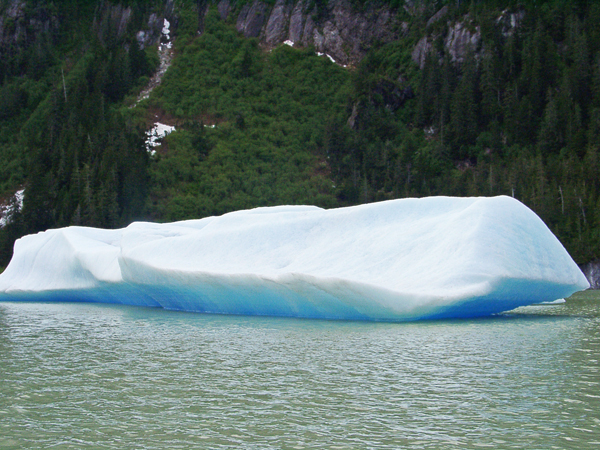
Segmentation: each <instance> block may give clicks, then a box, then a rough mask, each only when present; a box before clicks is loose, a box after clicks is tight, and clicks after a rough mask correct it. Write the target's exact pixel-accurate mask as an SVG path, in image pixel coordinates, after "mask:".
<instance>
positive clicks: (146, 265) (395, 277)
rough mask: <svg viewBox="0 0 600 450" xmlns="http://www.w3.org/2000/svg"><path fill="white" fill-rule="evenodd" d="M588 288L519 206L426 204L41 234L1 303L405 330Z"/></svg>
mask: <svg viewBox="0 0 600 450" xmlns="http://www.w3.org/2000/svg"><path fill="white" fill-rule="evenodd" d="M588 287H589V284H588V282H587V280H586V278H585V276H584V275H583V274H582V272H581V271H580V270H579V268H578V267H577V265H576V264H575V262H574V261H573V260H572V259H571V257H570V256H569V254H568V253H567V251H566V250H565V249H564V247H563V246H562V245H561V243H560V242H559V241H558V239H557V238H556V237H555V236H554V235H553V234H552V232H551V231H550V230H549V229H548V228H547V227H546V225H545V224H544V223H543V222H542V220H541V219H540V218H539V217H538V216H537V215H536V214H535V213H533V212H532V211H531V210H530V209H528V208H527V207H526V206H524V205H523V204H522V203H520V202H519V201H517V200H515V199H513V198H511V197H505V196H501V197H492V198H486V197H481V198H449V197H429V198H421V199H414V198H410V199H401V200H390V201H385V202H380V203H371V204H364V205H360V206H353V207H347V208H338V209H329V210H324V209H321V208H318V207H314V206H276V207H264V208H256V209H251V210H246V211H237V212H233V213H229V214H225V215H223V216H219V217H207V218H204V219H198V220H188V221H182V222H175V223H168V224H156V223H144V222H135V223H132V224H131V225H129V226H128V227H126V228H123V229H120V230H103V229H94V228H86V227H75V226H72V227H68V228H62V229H52V230H47V231H44V232H41V233H38V234H35V235H29V236H25V237H23V238H21V239H19V240H17V241H16V243H15V248H14V256H13V258H12V260H11V262H10V264H9V266H8V267H7V268H6V270H5V271H4V273H3V274H2V275H0V300H5V301H6V300H10V301H19V300H28V301H39V300H43V301H87V302H107V303H118V304H127V305H143V306H153V307H162V308H165V309H171V310H184V311H197V312H204V313H219V314H243V315H271V316H288V317H302V318H319V319H346V320H375V321H407V320H417V319H439V318H470V317H480V316H488V315H491V314H496V313H500V312H503V311H507V310H511V309H514V308H517V307H519V306H526V305H530V304H535V303H542V302H548V301H554V300H557V299H561V298H565V297H568V296H570V295H571V294H572V293H574V292H576V291H579V290H583V289H586V288H588Z"/></svg>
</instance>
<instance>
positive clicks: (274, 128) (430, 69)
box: [0, 0, 600, 266]
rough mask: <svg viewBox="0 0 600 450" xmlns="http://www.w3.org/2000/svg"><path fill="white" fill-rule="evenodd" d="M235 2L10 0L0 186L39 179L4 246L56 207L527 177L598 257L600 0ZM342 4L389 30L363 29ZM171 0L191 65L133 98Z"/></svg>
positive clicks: (302, 197) (476, 185)
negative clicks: (257, 15)
mask: <svg viewBox="0 0 600 450" xmlns="http://www.w3.org/2000/svg"><path fill="white" fill-rule="evenodd" d="M224 2H225V0H221V2H219V3H210V2H195V1H191V0H179V1H176V2H174V3H173V2H170V1H159V0H156V1H155V0H148V1H137V2H134V1H130V2H125V1H122V2H120V3H119V2H116V1H112V2H109V1H91V0H89V1H84V0H71V1H69V2H52V1H35V2H34V1H16V0H4V1H3V2H0V5H1V6H0V17H1V18H2V19H1V21H0V52H1V55H0V56H1V60H0V80H1V81H2V86H1V95H0V200H4V201H5V202H6V201H8V200H9V198H10V197H11V195H13V194H14V193H15V192H16V191H17V190H19V189H25V198H24V204H23V208H22V210H21V211H20V212H15V213H13V214H12V215H11V217H10V220H9V221H8V224H7V225H5V226H4V227H3V228H1V229H0V266H3V265H6V264H7V262H8V260H9V258H10V255H11V249H12V243H13V242H14V240H15V239H16V238H17V237H19V236H21V235H23V234H25V233H31V232H35V231H38V230H42V229H45V228H48V227H58V226H66V225H69V224H81V225H90V226H100V227H119V226H123V225H126V224H127V223H129V222H130V221H132V220H139V219H142V220H155V221H172V220H181V219H186V218H192V217H203V216H207V215H213V214H222V213H225V212H228V211H232V210H236V209H241V208H251V207H255V206H265V205H276V204H284V203H291V204H300V203H303V204H316V205H319V206H323V207H336V206H346V205H353V204H357V203H363V202H372V201H379V200H385V199H392V198H400V197H408V196H415V197H420V196H427V195H457V196H473V195H485V196H488V195H510V196H514V197H515V198H517V199H519V200H521V201H522V202H523V203H525V204H526V205H528V206H529V207H531V208H532V209H533V210H534V211H536V212H537V213H538V214H539V215H540V217H542V219H543V220H544V221H545V222H546V223H547V224H548V226H549V227H550V228H551V229H552V231H553V232H554V233H555V234H556V235H557V236H558V237H559V238H560V239H561V241H562V242H563V244H564V245H565V247H566V248H567V250H568V251H569V252H570V253H571V254H572V255H573V257H574V258H575V260H576V261H577V262H578V263H580V264H581V263H586V262H589V261H593V260H597V259H599V258H600V177H599V175H600V173H599V161H598V150H599V146H600V140H599V137H600V2H592V1H578V2H570V1H566V0H553V1H508V0H507V1H501V0H495V1H471V2H467V1H433V0H430V1H425V0H424V1H416V0H415V1H410V2H409V1H406V2H399V1H394V2H387V1H382V2H379V3H377V2H371V1H364V2H360V1H358V0H355V1H354V2H345V1H344V0H331V1H329V2H327V1H319V0H316V1H310V2H308V1H306V2H303V1H301V2H292V1H290V2H287V3H286V2H283V0H280V1H278V2H265V3H261V2H257V1H254V2H249V1H243V0H241V1H240V2H238V3H235V2H231V3H229V2H226V5H224ZM288 3H289V5H288ZM250 5H251V8H255V9H256V8H258V6H260V8H263V9H260V11H263V10H264V11H265V13H264V14H265V17H268V14H269V13H268V11H272V12H271V17H274V15H275V11H276V10H277V8H278V7H281V10H282V11H284V10H285V8H288V11H292V10H294V11H297V10H298V11H301V15H300V16H297V17H301V18H303V20H304V21H305V23H308V22H309V21H311V23H313V24H314V25H312V26H313V27H314V30H317V31H314V32H313V34H311V36H316V37H317V38H318V37H319V36H321V35H322V36H323V42H325V43H324V44H323V43H322V41H321V40H319V39H320V38H319V39H316V38H315V39H313V38H311V39H313V40H311V41H307V40H306V39H305V38H304V41H303V42H294V45H293V46H291V45H284V44H282V43H283V40H285V39H288V34H289V36H291V35H292V34H293V33H292V31H293V30H292V25H291V24H292V22H293V20H295V19H293V16H292V14H291V13H289V14H288V16H286V17H288V19H289V17H292V19H289V20H290V22H289V23H290V25H285V26H284V27H283V31H281V32H280V33H279V34H273V33H271V34H266V32H265V30H268V29H269V30H272V29H273V28H274V26H275V25H276V23H275V22H272V21H268V22H267V21H266V19H265V21H264V25H261V26H262V28H260V26H257V27H255V30H254V31H252V33H254V34H253V35H255V37H247V36H248V35H249V34H248V32H247V30H248V27H247V26H246V25H247V22H248V21H249V19H247V17H249V16H248V15H244V14H249V13H248V12H247V11H248V8H249V7H250ZM256 5H258V6H256ZM261 5H262V6H261ZM278 5H279V6H278ZM286 5H287V6H286ZM225 6H227V9H226V11H227V13H226V14H224V12H223V11H225ZM15 8H17V9H15ZM18 8H20V9H18ZM15 11H16V12H15ZM244 11H246V12H244ZM339 11H344V14H346V15H348V16H349V17H354V16H352V14H356V17H360V18H362V19H361V20H363V19H364V20H365V21H368V20H369V17H374V18H375V19H377V18H378V17H383V14H386V16H385V17H386V18H388V19H386V20H387V22H385V23H386V24H388V25H386V26H389V27H390V29H389V30H385V32H381V33H380V32H378V33H370V34H368V33H365V34H364V35H361V36H363V37H362V38H361V39H364V41H361V42H359V41H357V40H356V39H359V38H360V37H355V38H352V37H351V36H350V35H348V36H349V37H346V35H345V34H344V29H343V27H344V26H345V25H344V23H341V22H339V21H337V20H338V19H337V17H338V15H339ZM261 14H262V13H261ZM167 17H168V20H169V21H170V24H171V27H172V34H173V42H174V55H175V56H174V59H173V64H172V65H171V67H170V68H169V69H168V70H167V72H166V74H165V76H164V78H163V79H162V82H161V84H160V85H159V86H158V87H157V88H156V89H154V90H153V91H152V92H151V94H150V96H149V98H148V99H145V100H142V101H141V102H137V101H136V99H137V97H138V95H139V93H140V92H141V91H142V89H144V88H145V87H146V85H147V84H148V82H149V80H150V76H151V75H152V73H153V72H154V71H155V70H156V69H157V67H158V56H157V46H158V45H159V40H160V27H161V26H162V20H163V18H167ZM242 18H245V19H244V20H246V22H243V23H242V22H241V21H242ZM375 19H374V20H375ZM240 23H242V25H243V26H241V25H240ZM273 23H275V25H273ZM286 23H287V22H286ZM348 23H350V21H349V22H348ZM353 23H354V25H353V26H357V25H356V23H357V22H356V21H355V22H353ZM365 23H368V22H365ZM373 23H375V22H373ZM334 26H336V27H337V28H336V29H335V30H334V31H335V33H338V35H339V36H342V38H343V39H346V40H345V41H340V40H338V41H335V42H334V41H332V40H331V39H330V41H329V42H334V43H335V47H333V44H331V45H332V47H331V48H334V49H336V50H335V51H337V52H338V53H334V58H330V57H327V56H326V55H321V56H320V55H319V53H320V50H323V52H324V53H325V52H327V47H325V48H324V49H321V47H318V46H319V45H325V46H326V45H327V42H328V41H327V39H328V34H327V33H328V31H327V30H330V31H329V33H330V35H332V34H331V33H332V32H331V29H332V27H334ZM348 26H350V25H348ZM269 27H271V28H269ZM286 27H289V33H287V31H286V30H288V28H286ZM280 28H281V27H280ZM363 28H364V27H363ZM305 29H306V27H305ZM157 30H158V31H157ZM256 30H258V31H256ZM261 30H262V31H261ZM311 30H312V28H311ZM388 31H389V32H388ZM140 32H142V33H140ZM286 33H287V34H286ZM319 33H321V34H319ZM335 33H334V34H335ZM273 36H276V37H277V39H279V41H276V39H275V37H273ZM334 37H335V36H334ZM332 39H333V38H332ZM352 39H355V40H354V41H352ZM340 42H341V43H340ZM288 43H289V42H288ZM344 49H346V50H344ZM344 51H345V52H346V53H345V54H343V53H340V52H344ZM335 58H338V59H337V61H338V63H335V62H332V61H331V59H335ZM339 62H344V64H347V65H346V66H344V65H342V64H339ZM159 120H161V121H163V122H166V123H168V124H169V125H172V126H175V129H176V131H174V132H173V133H171V134H169V135H168V136H167V137H166V138H164V139H163V140H162V145H161V146H159V147H157V152H156V153H155V154H151V153H149V152H148V151H147V148H146V145H145V143H144V140H145V139H146V136H145V132H146V130H148V129H149V128H150V127H151V126H152V124H153V123H154V122H155V121H159Z"/></svg>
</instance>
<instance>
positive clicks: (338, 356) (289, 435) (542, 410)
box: [0, 292, 600, 449]
mask: <svg viewBox="0 0 600 450" xmlns="http://www.w3.org/2000/svg"><path fill="white" fill-rule="evenodd" d="M0 358H1V359H0V365H1V367H0V448H2V449H12V448H40V449H41V448H44V449H46V448H53V449H66V448H99V449H101V448H120V449H164V448H183V449H188V448H210V449H213V448H214V449H225V448H227V449H234V448H246V449H303V448H306V449H314V448H327V449H343V448H349V449H350V448H352V449H354V448H357V449H398V448H406V449H428V448H431V449H463V448H473V449H475V448H482V447H483V448H485V447H489V448H495V449H504V448H527V449H550V448H573V449H588V448H594V449H598V448H600V363H599V361H600V296H598V294H596V293H593V292H592V293H590V292H587V293H583V294H582V295H579V296H577V297H576V298H572V299H569V300H567V302H566V303H563V304H559V305H548V306H533V307H527V308H521V309H519V310H516V311H515V312H512V313H510V314H505V315H502V316H500V317H496V318H493V319H486V320H469V321H439V322H421V323H408V324H389V323H360V322H333V321H310V320H294V319H277V318H260V317H237V316H211V315H202V314H189V313H181V312H169V311H164V310H154V309H147V308H134V307H121V306H109V305H91V304H40V303H0Z"/></svg>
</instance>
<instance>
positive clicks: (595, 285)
mask: <svg viewBox="0 0 600 450" xmlns="http://www.w3.org/2000/svg"><path fill="white" fill-rule="evenodd" d="M579 268H580V269H581V271H582V272H583V274H584V275H585V277H586V278H587V280H588V281H589V283H590V287H591V288H592V289H600V260H597V261H592V262H589V263H587V264H583V265H581V266H579Z"/></svg>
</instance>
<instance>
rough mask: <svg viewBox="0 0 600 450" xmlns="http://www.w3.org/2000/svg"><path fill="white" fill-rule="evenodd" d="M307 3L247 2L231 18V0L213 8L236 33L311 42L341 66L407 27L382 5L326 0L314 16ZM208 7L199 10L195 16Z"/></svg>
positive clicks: (269, 42)
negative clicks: (364, 5)
mask: <svg viewBox="0 0 600 450" xmlns="http://www.w3.org/2000/svg"><path fill="white" fill-rule="evenodd" d="M311 5H314V3H313V2H309V1H308V0H296V1H289V0H277V1H276V2H275V4H274V5H273V6H270V5H268V4H267V3H265V2H264V1H262V0H252V1H251V2H249V3H246V4H244V5H243V6H242V7H241V9H239V12H237V17H235V16H234V17H233V18H232V17H231V14H233V13H234V11H236V8H235V2H232V0H220V1H219V2H218V3H217V9H218V11H219V14H220V16H221V18H222V19H226V20H233V21H234V23H235V24H236V28H237V30H238V31H239V32H240V33H242V34H243V35H244V36H246V37H253V38H258V39H259V40H260V42H261V44H262V45H264V46H265V47H267V48H272V47H275V46H277V45H279V44H281V43H283V42H285V41H291V42H293V43H295V44H298V45H303V46H313V47H314V48H315V50H316V51H317V52H320V53H325V54H328V55H329V56H331V57H332V58H333V59H334V60H335V61H336V62H338V63H339V64H344V65H346V64H355V63H357V62H358V61H360V60H361V59H362V57H363V56H364V55H365V54H366V52H367V50H368V48H369V47H370V46H371V45H372V44H373V43H374V42H376V41H379V42H383V43H385V42H390V41H392V40H395V39H397V38H398V37H399V36H400V35H401V34H402V33H405V32H406V30H407V24H403V23H401V22H400V21H399V19H398V18H397V14H396V12H395V11H393V10H392V9H391V8H390V7H389V6H386V5H382V4H379V5H375V4H370V5H367V6H366V7H365V8H364V9H363V10H358V9H356V8H355V7H354V6H353V5H352V3H351V2H350V1H349V0H330V1H329V3H328V4H327V7H326V8H325V10H322V11H320V13H319V14H317V9H316V7H315V6H311ZM208 7H209V5H208V4H206V5H205V6H204V8H205V9H204V10H203V11H200V15H201V16H203V15H204V14H205V13H206V10H207V8H208ZM311 8H312V9H311Z"/></svg>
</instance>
